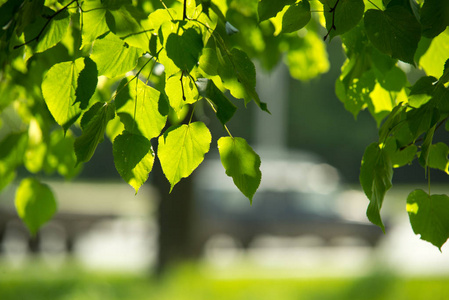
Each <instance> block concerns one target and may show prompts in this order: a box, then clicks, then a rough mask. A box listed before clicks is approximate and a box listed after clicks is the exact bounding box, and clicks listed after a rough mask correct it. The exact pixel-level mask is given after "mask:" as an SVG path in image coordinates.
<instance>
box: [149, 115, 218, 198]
mask: <svg viewBox="0 0 449 300" xmlns="http://www.w3.org/2000/svg"><path fill="white" fill-rule="evenodd" d="M211 140H212V136H211V134H210V132H209V129H207V127H206V125H204V123H202V122H194V123H191V124H189V125H179V126H175V127H171V128H169V129H168V130H167V131H166V132H165V133H164V134H163V135H162V136H160V137H159V148H158V153H157V155H158V157H159V160H160V162H161V166H162V170H163V171H164V174H165V177H167V179H168V181H169V182H170V184H171V189H170V191H171V190H173V187H174V186H175V185H176V183H178V182H179V181H180V180H181V179H182V178H185V177H188V176H190V174H191V173H192V172H193V171H194V170H195V169H196V168H197V167H198V166H199V165H200V164H201V162H202V161H203V159H204V155H205V154H206V153H207V152H208V151H209V148H210V143H211Z"/></svg>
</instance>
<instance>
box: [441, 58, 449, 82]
mask: <svg viewBox="0 0 449 300" xmlns="http://www.w3.org/2000/svg"><path fill="white" fill-rule="evenodd" d="M448 81H449V59H448V60H446V62H445V63H444V70H443V75H441V77H440V79H439V80H438V82H439V83H442V84H444V83H447V82H448Z"/></svg>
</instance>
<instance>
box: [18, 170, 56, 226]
mask: <svg viewBox="0 0 449 300" xmlns="http://www.w3.org/2000/svg"><path fill="white" fill-rule="evenodd" d="M15 204H16V209H17V214H18V215H19V217H20V218H21V219H22V221H23V222H24V223H25V225H26V226H27V227H28V230H30V232H31V234H33V235H34V234H36V233H37V231H38V230H39V228H40V227H41V226H42V225H43V224H45V223H46V222H47V221H49V220H50V219H51V218H52V217H53V215H54V214H55V213H56V209H57V208H56V200H55V197H54V196H53V192H52V191H51V189H50V188H49V187H48V186H47V185H46V184H42V183H40V182H39V181H38V180H36V179H33V178H26V179H23V180H22V181H21V183H20V185H19V187H18V188H17V191H16V198H15Z"/></svg>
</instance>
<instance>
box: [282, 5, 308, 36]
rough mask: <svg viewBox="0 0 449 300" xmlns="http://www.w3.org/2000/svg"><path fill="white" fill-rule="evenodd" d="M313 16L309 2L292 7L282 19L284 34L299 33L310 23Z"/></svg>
mask: <svg viewBox="0 0 449 300" xmlns="http://www.w3.org/2000/svg"><path fill="white" fill-rule="evenodd" d="M311 16H312V14H311V13H310V4H309V1H308V0H302V1H301V2H299V3H297V4H295V5H292V6H290V7H289V8H288V9H287V11H286V12H285V14H284V16H283V17H282V31H281V32H282V33H289V32H294V31H297V30H299V29H301V28H303V27H304V26H306V25H307V23H309V21H310V18H311Z"/></svg>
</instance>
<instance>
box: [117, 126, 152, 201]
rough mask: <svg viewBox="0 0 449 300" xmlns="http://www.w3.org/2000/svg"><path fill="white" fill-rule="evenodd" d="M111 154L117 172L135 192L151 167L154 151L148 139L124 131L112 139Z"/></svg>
mask: <svg viewBox="0 0 449 300" xmlns="http://www.w3.org/2000/svg"><path fill="white" fill-rule="evenodd" d="M113 154H114V164H115V168H116V169H117V171H118V173H119V174H120V176H121V177H122V178H123V180H125V181H126V182H127V183H128V184H129V185H131V186H132V187H133V188H134V189H135V191H136V193H137V192H138V190H139V188H140V187H141V186H142V184H144V182H145V181H146V180H147V179H148V175H149V173H150V172H151V170H152V168H153V163H154V153H153V149H152V147H151V143H150V141H149V140H148V139H147V138H145V137H144V136H141V135H137V134H132V133H130V132H127V131H124V132H123V133H122V134H121V135H119V136H117V137H116V138H115V140H114V144H113Z"/></svg>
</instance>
